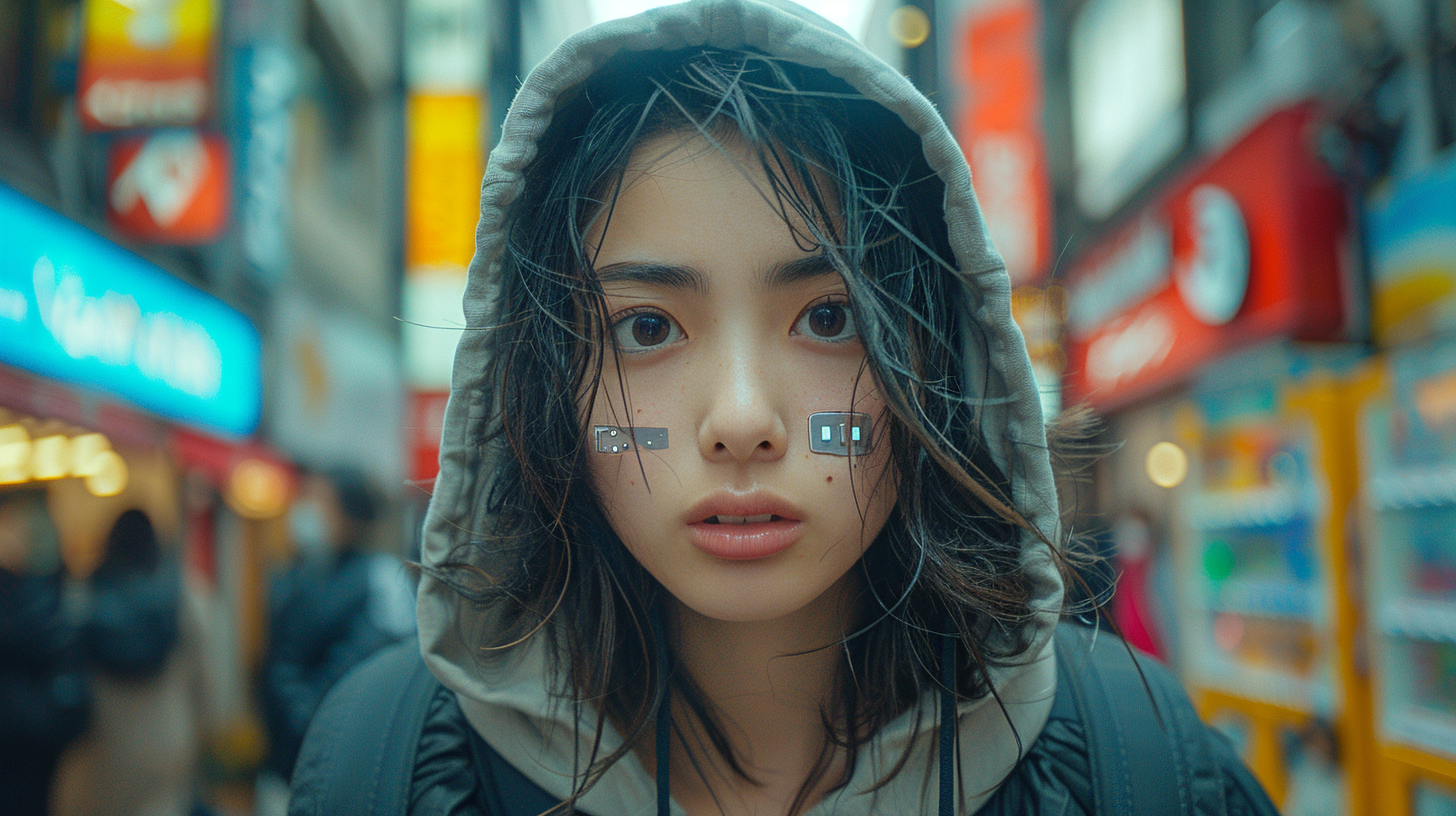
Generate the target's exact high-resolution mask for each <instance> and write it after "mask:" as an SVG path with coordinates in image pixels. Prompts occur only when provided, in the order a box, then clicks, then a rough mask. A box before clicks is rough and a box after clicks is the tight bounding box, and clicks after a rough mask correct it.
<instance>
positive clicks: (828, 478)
mask: <svg viewBox="0 0 1456 816" xmlns="http://www.w3.org/2000/svg"><path fill="white" fill-rule="evenodd" d="M832 481H834V477H833V476H825V477H824V483H825V484H829V483H830V482H832Z"/></svg>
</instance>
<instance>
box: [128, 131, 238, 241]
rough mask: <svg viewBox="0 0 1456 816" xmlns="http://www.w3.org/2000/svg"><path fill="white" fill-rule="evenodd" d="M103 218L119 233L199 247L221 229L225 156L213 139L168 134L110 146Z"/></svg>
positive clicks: (223, 146) (224, 207) (224, 205)
mask: <svg viewBox="0 0 1456 816" xmlns="http://www.w3.org/2000/svg"><path fill="white" fill-rule="evenodd" d="M109 165H110V166H109V170H108V173H107V186H106V189H107V194H106V204H107V208H106V209H107V215H108V216H109V217H110V220H111V223H112V225H113V226H115V227H116V228H117V229H118V230H120V231H121V232H123V233H125V234H127V235H130V236H133V237H135V238H139V239H141V240H144V241H151V242H154V243H165V244H205V243H208V242H211V241H213V240H215V239H216V238H217V237H218V235H220V234H221V233H222V230H223V228H224V227H226V226H227V218H228V152H227V143H226V142H225V141H223V139H222V138H221V137H219V136H215V135H201V134H198V133H195V132H193V131H189V130H169V131H161V132H158V133H154V134H151V135H149V136H139V137H133V138H126V139H118V140H117V141H115V142H113V143H112V145H111V158H110V162H109Z"/></svg>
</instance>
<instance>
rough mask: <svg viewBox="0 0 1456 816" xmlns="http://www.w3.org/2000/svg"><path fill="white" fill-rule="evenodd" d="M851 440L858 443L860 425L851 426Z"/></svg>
mask: <svg viewBox="0 0 1456 816" xmlns="http://www.w3.org/2000/svg"><path fill="white" fill-rule="evenodd" d="M849 438H850V439H853V440H854V441H856V442H858V441H859V426H858V425H854V426H851V428H850V431H849Z"/></svg>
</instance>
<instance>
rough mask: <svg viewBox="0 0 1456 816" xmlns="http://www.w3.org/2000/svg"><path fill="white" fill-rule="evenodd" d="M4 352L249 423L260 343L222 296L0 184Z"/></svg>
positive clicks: (214, 424)
mask: <svg viewBox="0 0 1456 816" xmlns="http://www.w3.org/2000/svg"><path fill="white" fill-rule="evenodd" d="M0 224H3V225H4V227H3V232H4V239H3V240H0V361H3V362H6V363H9V364H11V365H15V366H18V367H20V368H25V369H29V370H31V371H34V372H36V373H38V374H40V375H42V376H45V377H50V378H53V379H56V380H62V381H65V382H69V383H74V384H76V385H79V386H82V387H85V388H89V389H94V390H96V391H100V392H103V393H107V394H111V395H115V396H118V397H121V398H123V399H126V400H128V401H130V402H133V403H135V404H136V405H138V406H140V407H142V408H145V409H147V410H149V411H152V412H154V413H156V414H159V415H161V416H164V417H167V418H169V419H174V420H178V421H180V422H183V423H187V424H190V425H196V426H199V427H202V428H205V429H208V430H213V431H221V432H224V433H227V434H237V435H240V436H241V435H246V434H249V433H252V431H253V429H254V428H255V427H257V424H258V415H259V413H260V412H261V410H262V376H261V358H262V346H261V343H260V342H259V339H258V332H257V330H256V329H254V328H253V324H252V323H250V322H248V319H247V318H246V317H244V316H243V315H242V314H241V313H239V312H237V311H236V310H234V309H232V308H231V307H229V306H228V305H226V304H225V303H223V302H222V301H220V300H218V299H217V298H215V297H213V296H212V295H209V294H207V293H206V292H203V291H201V290H200V289H197V288H195V287H192V286H189V285H187V284H186V283H183V282H182V281H180V280H178V279H177V278H174V277H172V276H171V275H169V274H167V272H165V271H163V270H162V269H161V268H159V267H157V266H156V265H154V264H152V263H149V262H148V261H146V260H143V259H142V258H141V257H139V256H137V255H135V254H133V253H131V252H129V251H127V250H126V249H123V248H122V247H120V246H117V245H116V244H113V243H112V242H110V241H108V240H106V239H105V238H102V237H101V236H100V235H97V234H96V233H94V232H92V231H91V230H89V229H87V228H85V227H83V226H81V225H80V224H77V223H76V222H74V221H71V220H70V219H68V218H66V217H64V216H62V215H60V214H59V213H56V212H54V211H52V210H50V209H48V208H46V207H44V206H42V205H41V204H38V203H36V202H35V201H32V200H31V199H29V198H26V197H25V196H23V195H21V194H20V193H18V192H16V191H15V190H14V189H12V188H10V187H7V186H5V185H3V184H0Z"/></svg>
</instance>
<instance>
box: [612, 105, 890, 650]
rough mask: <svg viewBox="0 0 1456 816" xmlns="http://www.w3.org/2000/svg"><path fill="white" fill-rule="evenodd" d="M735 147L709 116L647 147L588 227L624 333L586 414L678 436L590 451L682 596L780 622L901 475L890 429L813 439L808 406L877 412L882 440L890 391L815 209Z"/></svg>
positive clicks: (630, 524) (839, 570) (862, 544)
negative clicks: (821, 235) (817, 228)
mask: <svg viewBox="0 0 1456 816" xmlns="http://www.w3.org/2000/svg"><path fill="white" fill-rule="evenodd" d="M726 146H727V150H728V152H729V153H730V154H731V155H732V158H729V157H728V156H725V155H723V153H722V152H720V151H719V150H718V149H716V148H714V147H712V146H710V145H709V144H708V143H707V142H706V141H705V140H704V139H703V138H702V137H700V136H697V135H696V134H693V135H686V136H685V135H681V134H668V135H666V136H662V137H657V138H654V139H651V140H648V141H646V142H644V143H643V144H642V145H639V146H638V148H637V150H636V151H635V152H634V154H633V160H632V162H631V165H630V166H629V169H628V171H627V174H626V177H625V179H624V181H623V186H622V190H621V193H620V197H619V198H618V199H617V202H616V207H615V209H614V210H613V211H612V212H611V214H610V223H609V225H607V226H606V228H605V230H604V229H603V226H602V224H603V222H604V221H606V220H607V219H606V218H598V219H597V220H596V223H595V224H594V225H593V226H592V228H591V229H590V230H589V231H588V234H587V239H588V243H589V245H590V246H592V247H594V248H596V249H597V250H598V252H597V255H596V268H597V271H598V273H599V274H600V276H601V279H602V285H603V289H604V291H605V293H606V298H607V313H608V315H609V320H610V327H609V329H608V331H609V332H610V333H611V334H612V336H613V337H614V338H615V340H616V343H617V346H618V348H619V350H620V355H619V357H620V363H619V362H618V361H616V360H613V359H612V356H611V355H607V359H606V360H605V363H604V371H603V375H602V387H601V389H600V390H599V392H598V395H597V398H596V400H595V402H594V404H592V405H591V406H590V421H589V424H590V426H593V427H594V426H598V425H610V426H626V425H628V424H629V421H630V424H632V425H634V426H636V427H645V428H666V429H667V431H668V441H669V447H668V448H667V449H666V450H651V449H647V448H640V449H639V451H638V453H639V454H640V462H641V465H640V467H639V464H638V462H639V458H638V456H635V455H632V454H631V453H628V454H625V455H623V454H609V453H608V454H603V453H597V452H595V451H596V447H595V445H594V444H591V443H590V440H589V447H590V449H591V450H592V453H590V454H589V455H590V456H591V464H590V467H591V476H592V479H593V482H594V485H595V487H596V489H597V491H598V494H599V495H600V496H601V498H602V501H603V503H604V505H605V508H604V509H605V511H606V514H607V517H608V519H609V520H610V522H611V524H612V528H613V529H614V530H615V531H616V533H617V534H618V536H620V537H621V539H622V541H623V542H625V544H626V546H627V548H628V549H629V550H630V551H631V552H632V554H633V555H634V556H635V557H636V558H637V560H638V561H639V562H640V563H641V564H642V566H643V567H644V568H646V569H647V571H648V572H650V573H651V574H652V575H653V576H654V577H655V578H656V579H657V580H658V581H660V582H661V583H662V584H663V586H665V587H666V588H667V589H668V591H669V592H671V593H672V594H673V596H674V597H676V598H677V599H678V601H680V602H681V603H683V604H684V605H686V606H687V607H688V608H690V609H691V610H693V611H694V612H697V613H698V614H701V615H704V616H706V617H709V618H713V619H717V620H723V621H743V622H747V621H769V620H774V619H777V618H780V617H783V616H785V615H788V614H791V613H793V612H795V611H797V610H799V609H801V608H803V607H804V606H806V605H807V604H809V602H811V601H813V600H815V599H816V598H819V597H820V596H821V595H823V594H824V593H825V592H826V591H827V590H829V589H830V588H832V587H835V586H836V585H837V584H838V583H839V582H840V580H841V579H842V578H844V576H845V575H846V573H847V572H848V571H849V570H850V568H851V567H852V566H853V565H854V564H855V563H856V562H857V561H858V560H859V558H860V556H861V554H862V553H863V552H864V550H865V548H866V547H867V546H868V545H869V544H870V542H872V541H873V540H874V538H875V536H876V535H878V534H879V532H880V530H881V528H883V527H884V524H885V520H886V518H887V517H888V516H889V514H890V510H891V508H892V507H893V505H894V501H895V491H894V486H893V483H892V482H893V479H892V478H882V477H885V476H886V467H887V463H888V461H889V450H888V448H889V445H888V443H887V442H884V441H881V442H880V444H879V445H878V446H877V447H876V448H875V449H873V450H872V451H871V452H870V453H869V454H867V455H864V456H857V457H843V456H833V455H826V454H821V453H814V452H811V451H810V449H809V415H810V414H813V413H816V412H826V411H850V410H853V411H858V412H862V413H866V414H869V415H870V416H871V417H873V418H874V421H875V428H876V433H875V437H877V438H878V437H881V436H882V434H881V433H880V430H881V429H882V428H883V425H884V422H885V421H886V420H885V413H884V402H883V401H882V399H881V398H880V395H879V394H878V392H877V390H876V389H875V386H874V383H873V380H872V378H871V377H870V376H869V375H868V373H867V372H865V373H863V374H862V371H863V363H864V359H865V355H864V348H863V347H862V346H861V345H860V342H859V339H858V337H857V336H856V333H855V327H854V323H853V319H852V318H851V316H850V313H849V309H848V298H847V296H846V292H845V286H844V283H843V281H842V280H841V279H840V277H839V275H838V274H837V273H835V272H834V270H833V268H832V267H831V266H830V265H829V264H828V263H827V262H825V261H823V260H822V258H821V255H820V252H819V249H818V248H817V247H815V246H813V245H812V241H811V240H810V239H809V237H808V236H809V234H810V233H809V231H808V230H807V229H806V228H805V225H804V224H803V222H802V221H800V220H799V219H798V218H797V217H796V216H793V215H792V214H790V215H789V221H788V223H786V222H785V216H784V214H783V212H782V210H781V209H780V208H778V207H777V202H775V201H774V198H773V195H772V193H771V192H770V186H769V181H768V179H767V178H766V177H765V176H764V174H763V173H762V171H761V170H760V169H759V166H758V162H757V159H756V158H755V157H754V156H753V155H751V154H750V152H749V151H748V150H747V148H745V147H744V146H743V145H741V144H740V143H739V142H737V141H735V140H729V141H728V142H727V143H726ZM785 209H787V208H785ZM790 224H793V225H794V226H795V227H796V228H797V229H796V230H795V231H791V229H790ZM795 232H797V235H796V234H795ZM619 383H621V384H624V385H625V386H626V387H625V394H624V389H623V388H622V386H621V385H619ZM639 447H640V446H639ZM649 488H650V490H649Z"/></svg>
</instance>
